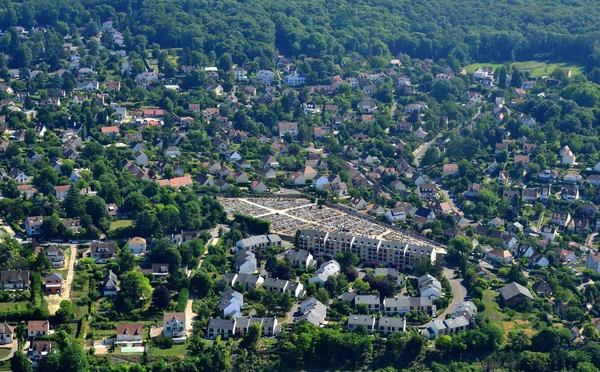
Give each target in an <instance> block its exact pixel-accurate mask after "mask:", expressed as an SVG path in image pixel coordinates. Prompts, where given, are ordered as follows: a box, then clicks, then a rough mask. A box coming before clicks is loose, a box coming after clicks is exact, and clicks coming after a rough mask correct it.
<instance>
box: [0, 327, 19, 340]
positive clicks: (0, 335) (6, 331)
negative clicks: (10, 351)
mask: <svg viewBox="0 0 600 372" xmlns="http://www.w3.org/2000/svg"><path fill="white" fill-rule="evenodd" d="M14 335H15V328H14V327H13V326H11V325H8V324H7V323H1V324H0V345H6V344H11V343H12V342H13V339H14Z"/></svg>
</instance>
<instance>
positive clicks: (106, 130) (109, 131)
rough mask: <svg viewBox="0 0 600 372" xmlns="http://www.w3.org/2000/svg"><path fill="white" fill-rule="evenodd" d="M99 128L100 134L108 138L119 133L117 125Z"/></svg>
mask: <svg viewBox="0 0 600 372" xmlns="http://www.w3.org/2000/svg"><path fill="white" fill-rule="evenodd" d="M100 130H101V132H102V134H104V135H106V136H107V137H109V138H115V137H116V136H117V135H119V127H117V126H110V127H102V128H100Z"/></svg>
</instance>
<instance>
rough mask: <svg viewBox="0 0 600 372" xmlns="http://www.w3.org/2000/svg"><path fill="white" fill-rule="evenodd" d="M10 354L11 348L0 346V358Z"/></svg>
mask: <svg viewBox="0 0 600 372" xmlns="http://www.w3.org/2000/svg"><path fill="white" fill-rule="evenodd" d="M8 354H10V348H4V347H3V348H0V359H3V358H6V357H7V356H8Z"/></svg>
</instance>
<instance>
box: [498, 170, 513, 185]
mask: <svg viewBox="0 0 600 372" xmlns="http://www.w3.org/2000/svg"><path fill="white" fill-rule="evenodd" d="M496 180H497V181H498V183H499V184H501V185H508V183H509V181H510V177H509V175H508V172H507V171H500V173H498V177H497V178H496Z"/></svg>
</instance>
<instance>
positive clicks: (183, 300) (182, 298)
mask: <svg viewBox="0 0 600 372" xmlns="http://www.w3.org/2000/svg"><path fill="white" fill-rule="evenodd" d="M189 298H190V291H189V290H188V289H187V288H183V289H181V291H179V295H178V296H177V306H176V307H175V311H178V312H184V311H185V308H186V306H187V303H188V300H189Z"/></svg>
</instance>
